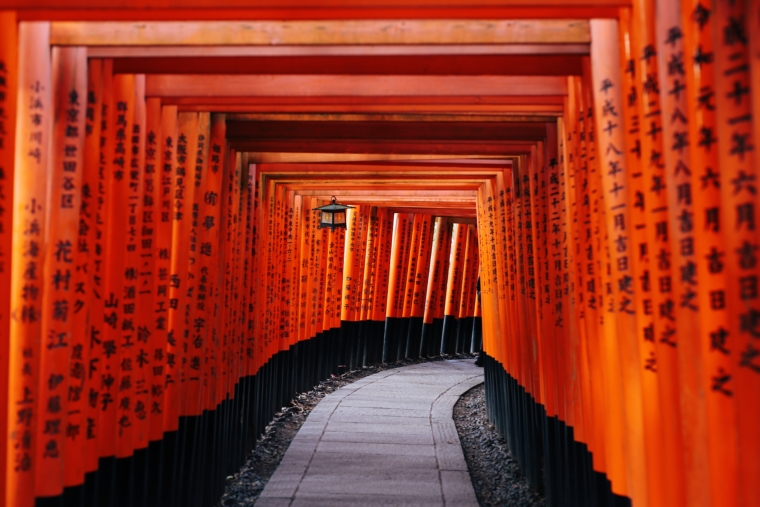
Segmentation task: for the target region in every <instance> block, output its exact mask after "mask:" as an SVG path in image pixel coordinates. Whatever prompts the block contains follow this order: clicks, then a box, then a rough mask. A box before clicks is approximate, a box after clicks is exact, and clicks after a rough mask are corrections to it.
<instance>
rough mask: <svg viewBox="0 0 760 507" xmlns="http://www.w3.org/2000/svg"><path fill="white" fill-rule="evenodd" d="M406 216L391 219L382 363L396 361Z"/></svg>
mask: <svg viewBox="0 0 760 507" xmlns="http://www.w3.org/2000/svg"><path fill="white" fill-rule="evenodd" d="M407 220H408V215H406V214H400V213H395V214H394V217H393V233H392V236H393V240H392V245H391V260H390V262H391V263H390V271H389V275H388V297H387V303H386V320H385V337H384V339H383V362H385V363H390V362H395V361H397V360H398V340H397V331H398V326H397V324H398V322H397V319H398V316H399V313H398V300H399V296H400V291H401V290H402V289H401V285H402V280H403V277H404V275H403V274H402V272H403V265H404V261H403V251H404V243H405V242H406V223H407Z"/></svg>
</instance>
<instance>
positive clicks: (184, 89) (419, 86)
mask: <svg viewBox="0 0 760 507" xmlns="http://www.w3.org/2000/svg"><path fill="white" fill-rule="evenodd" d="M566 93H567V78H565V77H561V76H351V75H328V76H321V75H255V76H250V75H246V76H238V75H229V74H227V75H221V74H220V75H211V74H207V75H192V74H166V75H165V74H154V75H149V76H147V80H146V96H148V97H255V96H266V97H286V96H296V97H306V96H329V97H351V96H361V97H371V96H381V97H397V96H401V97H414V96H425V97H442V96H473V95H475V96H484V95H505V94H510V95H518V96H536V95H539V96H540V95H551V96H557V95H565V94H566Z"/></svg>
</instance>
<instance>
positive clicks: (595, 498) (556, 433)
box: [484, 355, 631, 507]
mask: <svg viewBox="0 0 760 507" xmlns="http://www.w3.org/2000/svg"><path fill="white" fill-rule="evenodd" d="M484 366H485V371H484V375H485V383H486V385H485V388H486V412H487V414H488V418H489V419H490V420H491V422H492V423H493V424H494V426H495V427H496V429H497V430H498V431H499V433H500V434H501V435H502V436H503V437H504V438H505V439H506V440H507V443H508V445H509V448H510V451H511V452H512V454H513V455H514V456H515V458H516V459H517V462H518V464H519V466H520V470H521V471H522V473H523V474H524V475H525V477H527V479H528V482H529V484H530V485H531V487H532V488H534V489H536V490H538V491H543V492H544V495H545V496H546V505H547V506H548V507H566V506H568V507H631V501H630V499H629V498H627V497H623V496H620V495H616V494H615V493H613V492H612V489H611V484H610V482H609V480H608V479H607V477H606V475H605V474H603V473H600V472H597V471H595V470H594V468H593V455H592V454H591V453H590V452H589V451H588V447H587V446H586V444H584V443H582V442H578V441H576V440H575V432H574V430H573V428H572V427H571V426H568V425H566V424H565V423H564V422H563V421H562V420H560V419H558V418H557V417H556V416H553V417H549V416H548V415H547V414H546V410H545V408H544V406H543V405H541V404H540V403H537V402H536V400H535V399H534V398H533V396H531V395H530V393H528V392H527V391H526V390H525V389H524V388H523V387H522V386H521V385H520V384H519V383H518V382H517V380H516V379H515V378H513V377H512V376H511V375H509V374H508V373H507V372H506V371H505V370H504V368H503V367H502V365H501V364H500V363H499V362H497V361H496V360H495V359H493V358H492V357H490V356H488V355H486V356H485V364H484Z"/></svg>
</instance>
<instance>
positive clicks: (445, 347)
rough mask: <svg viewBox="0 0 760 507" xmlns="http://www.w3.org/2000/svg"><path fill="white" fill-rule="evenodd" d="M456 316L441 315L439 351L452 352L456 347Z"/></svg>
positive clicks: (443, 352)
mask: <svg viewBox="0 0 760 507" xmlns="http://www.w3.org/2000/svg"><path fill="white" fill-rule="evenodd" d="M457 324H458V323H457V318H456V317H454V316H453V315H444V316H443V331H442V332H441V353H442V354H454V353H455V352H456V349H457V329H458V327H459V326H458V325H457Z"/></svg>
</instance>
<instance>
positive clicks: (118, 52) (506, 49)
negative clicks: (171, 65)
mask: <svg viewBox="0 0 760 507" xmlns="http://www.w3.org/2000/svg"><path fill="white" fill-rule="evenodd" d="M588 54H589V44H449V45H445V46H432V45H417V44H405V45H372V46H355V45H341V46H91V47H88V49H87V56H88V57H89V58H169V57H174V58H182V57H231V56H236V57H246V56H250V57H265V56H268V57H276V56H281V57H284V56H426V55H452V56H454V55H588Z"/></svg>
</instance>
